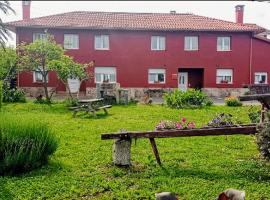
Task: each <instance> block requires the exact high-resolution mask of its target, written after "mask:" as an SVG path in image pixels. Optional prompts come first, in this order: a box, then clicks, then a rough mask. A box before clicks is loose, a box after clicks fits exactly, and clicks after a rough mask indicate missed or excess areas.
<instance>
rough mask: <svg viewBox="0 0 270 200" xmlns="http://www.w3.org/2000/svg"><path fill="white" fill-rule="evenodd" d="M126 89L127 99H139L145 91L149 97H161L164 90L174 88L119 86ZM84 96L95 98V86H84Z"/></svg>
mask: <svg viewBox="0 0 270 200" xmlns="http://www.w3.org/2000/svg"><path fill="white" fill-rule="evenodd" d="M121 89H125V90H128V99H129V101H130V100H138V101H141V100H142V98H143V97H144V95H145V94H147V92H149V93H150V97H151V98H154V97H160V98H161V97H162V96H163V94H164V92H168V91H172V90H173V89H174V88H121ZM86 96H88V97H90V98H97V97H98V95H97V89H96V88H90V87H87V88H86Z"/></svg>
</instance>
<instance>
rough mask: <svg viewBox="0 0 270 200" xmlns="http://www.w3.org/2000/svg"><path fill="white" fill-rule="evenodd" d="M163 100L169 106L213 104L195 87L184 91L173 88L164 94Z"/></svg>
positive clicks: (190, 106)
mask: <svg viewBox="0 0 270 200" xmlns="http://www.w3.org/2000/svg"><path fill="white" fill-rule="evenodd" d="M164 100H165V102H166V104H167V105H168V106H169V107H171V108H198V107H202V106H210V105H212V104H213V102H212V101H211V100H210V99H209V98H208V97H207V96H206V94H205V93H203V92H202V91H200V90H195V89H188V90H187V91H186V92H183V91H180V90H178V89H177V90H174V91H173V92H170V93H166V94H164Z"/></svg>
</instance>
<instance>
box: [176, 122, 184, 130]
mask: <svg viewBox="0 0 270 200" xmlns="http://www.w3.org/2000/svg"><path fill="white" fill-rule="evenodd" d="M175 126H176V128H177V129H182V128H183V126H182V125H181V124H180V123H179V122H177V123H176V124H175Z"/></svg>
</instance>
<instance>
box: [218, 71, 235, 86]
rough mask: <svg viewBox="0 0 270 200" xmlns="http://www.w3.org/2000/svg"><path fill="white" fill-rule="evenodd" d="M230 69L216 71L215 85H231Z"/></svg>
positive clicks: (231, 75)
mask: <svg viewBox="0 0 270 200" xmlns="http://www.w3.org/2000/svg"><path fill="white" fill-rule="evenodd" d="M232 77H233V70H232V69H217V83H232Z"/></svg>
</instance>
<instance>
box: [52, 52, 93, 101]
mask: <svg viewBox="0 0 270 200" xmlns="http://www.w3.org/2000/svg"><path fill="white" fill-rule="evenodd" d="M89 66H93V62H90V63H86V64H81V63H77V62H75V61H74V60H73V58H72V57H70V56H67V55H63V56H62V57H61V59H59V60H54V61H52V62H50V68H51V69H54V70H55V71H56V73H57V76H58V78H59V79H60V80H61V81H62V82H63V83H64V84H65V86H66V88H67V89H68V92H69V95H70V97H71V98H72V94H71V91H70V88H69V85H68V79H78V80H79V81H80V85H81V83H82V82H83V81H85V80H89V79H91V78H92V77H93V74H92V73H91V72H90V71H89V70H88V67H89ZM78 94H79V92H78V93H77V95H78Z"/></svg>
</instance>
